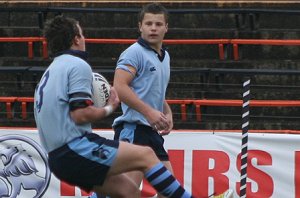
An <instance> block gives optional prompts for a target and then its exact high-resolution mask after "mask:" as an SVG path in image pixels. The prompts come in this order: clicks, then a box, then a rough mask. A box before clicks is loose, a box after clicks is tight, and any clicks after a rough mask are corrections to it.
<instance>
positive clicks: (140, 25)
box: [138, 22, 142, 32]
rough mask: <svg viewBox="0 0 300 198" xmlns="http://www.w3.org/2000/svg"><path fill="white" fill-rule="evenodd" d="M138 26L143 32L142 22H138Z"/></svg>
mask: <svg viewBox="0 0 300 198" xmlns="http://www.w3.org/2000/svg"><path fill="white" fill-rule="evenodd" d="M138 26H139V31H140V32H142V31H141V28H142V24H141V22H139V23H138Z"/></svg>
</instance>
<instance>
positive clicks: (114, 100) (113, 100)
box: [107, 87, 120, 110]
mask: <svg viewBox="0 0 300 198" xmlns="http://www.w3.org/2000/svg"><path fill="white" fill-rule="evenodd" d="M119 104H120V99H119V97H118V94H117V91H116V90H115V88H114V87H111V88H110V96H109V98H108V101H107V105H111V106H112V107H113V110H115V109H116V108H117V107H118V106H119Z"/></svg>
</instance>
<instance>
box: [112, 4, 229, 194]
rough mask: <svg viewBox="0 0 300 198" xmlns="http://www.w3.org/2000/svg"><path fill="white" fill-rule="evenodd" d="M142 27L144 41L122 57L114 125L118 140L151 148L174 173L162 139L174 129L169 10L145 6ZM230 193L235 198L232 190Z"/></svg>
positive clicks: (139, 177) (140, 176) (133, 174)
mask: <svg viewBox="0 0 300 198" xmlns="http://www.w3.org/2000/svg"><path fill="white" fill-rule="evenodd" d="M138 26H139V31H140V37H139V38H138V40H137V42H135V43H134V44H133V45H131V46H130V47H128V48H127V49H126V50H125V51H124V52H123V53H122V54H121V55H120V57H119V60H118V62H117V67H116V70H115V76H114V87H115V89H116V91H117V92H118V95H119V98H120V100H121V107H122V112H123V114H122V115H121V116H120V117H118V118H116V119H115V120H114V123H113V127H114V130H115V139H119V140H121V141H125V142H130V143H133V144H138V145H145V146H149V147H151V148H152V149H153V150H154V152H155V154H156V155H157V157H158V158H159V159H160V160H161V161H162V162H163V164H164V165H165V166H166V167H167V168H168V169H169V171H170V172H173V171H172V166H171V163H170V161H169V156H168V153H167V151H166V150H165V148H164V138H163V137H162V136H164V135H168V134H169V133H170V132H171V130H172V128H173V119H172V111H171V108H170V106H169V105H168V103H167V102H166V99H165V94H166V89H167V86H168V82H169V79H170V56H169V53H168V52H167V51H166V48H165V47H164V46H163V43H162V42H163V39H164V36H165V34H166V33H167V31H168V12H167V10H166V9H165V7H163V6H162V5H161V4H157V3H151V4H147V5H145V6H144V7H143V9H142V10H141V12H140V14H139V18H138ZM127 175H128V176H129V177H130V178H132V179H133V180H134V181H135V182H136V184H137V185H140V183H141V182H142V179H143V174H142V173H141V172H138V171H133V172H130V173H127ZM226 193H227V194H228V193H229V194H231V190H230V192H226ZM226 193H224V194H222V195H220V197H224V195H225V194H226ZM159 197H163V196H162V195H159Z"/></svg>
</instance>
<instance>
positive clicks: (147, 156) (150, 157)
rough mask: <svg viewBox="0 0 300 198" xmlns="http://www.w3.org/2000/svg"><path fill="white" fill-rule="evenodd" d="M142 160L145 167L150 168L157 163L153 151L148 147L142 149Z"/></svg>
mask: <svg viewBox="0 0 300 198" xmlns="http://www.w3.org/2000/svg"><path fill="white" fill-rule="evenodd" d="M142 158H143V161H145V163H146V165H147V166H152V165H153V163H157V162H158V161H159V160H158V158H157V157H156V155H155V153H154V151H153V150H152V149H151V148H150V147H148V146H145V147H144V148H143V152H142Z"/></svg>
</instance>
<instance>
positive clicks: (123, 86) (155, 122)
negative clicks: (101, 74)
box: [114, 65, 167, 130]
mask: <svg viewBox="0 0 300 198" xmlns="http://www.w3.org/2000/svg"><path fill="white" fill-rule="evenodd" d="M127 68H128V71H126V70H124V69H116V71H115V76H114V87H115V89H116V91H117V93H118V96H119V98H120V101H122V102H124V103H125V104H126V105H128V106H129V107H131V108H133V109H134V110H136V111H138V112H140V113H141V114H143V115H144V116H145V118H146V119H147V120H148V122H149V123H150V125H151V126H152V127H153V128H157V129H158V130H163V129H165V128H166V125H167V118H166V116H165V115H164V114H163V113H162V112H160V111H157V110H156V109H153V108H152V107H151V106H149V105H148V104H146V103H144V102H143V101H142V100H140V99H139V98H138V96H137V95H136V94H135V93H134V92H133V91H132V89H131V88H130V86H129V85H130V83H131V81H132V80H133V78H134V76H135V75H136V69H135V68H134V67H133V66H130V65H127Z"/></svg>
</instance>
